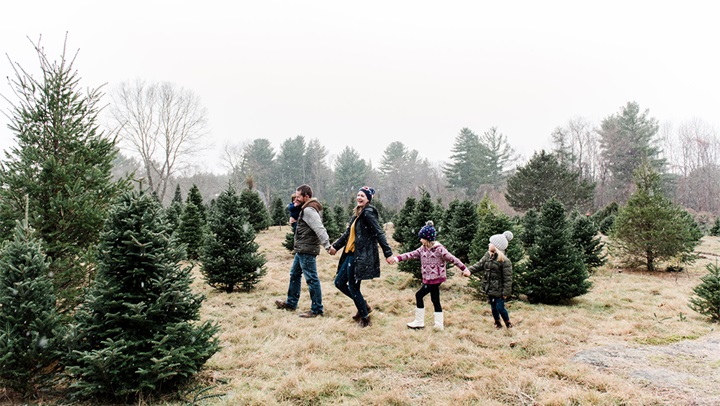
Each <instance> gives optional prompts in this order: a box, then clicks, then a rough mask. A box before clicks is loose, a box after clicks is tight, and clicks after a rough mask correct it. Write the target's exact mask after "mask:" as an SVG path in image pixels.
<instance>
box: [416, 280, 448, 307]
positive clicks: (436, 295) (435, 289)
mask: <svg viewBox="0 0 720 406" xmlns="http://www.w3.org/2000/svg"><path fill="white" fill-rule="evenodd" d="M428 293H429V294H430V300H432V304H433V307H434V308H435V313H440V312H442V306H440V284H439V283H438V284H436V285H426V284H424V283H423V285H422V286H421V287H420V290H418V291H417V292H415V303H416V306H417V308H418V309H423V308H424V307H425V303H423V299H424V298H425V296H427V294H428Z"/></svg>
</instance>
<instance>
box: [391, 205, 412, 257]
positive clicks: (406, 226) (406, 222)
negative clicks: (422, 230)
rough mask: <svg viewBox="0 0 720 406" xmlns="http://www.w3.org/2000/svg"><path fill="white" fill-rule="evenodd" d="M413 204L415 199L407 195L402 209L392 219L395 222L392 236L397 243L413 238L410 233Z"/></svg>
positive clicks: (403, 242)
mask: <svg viewBox="0 0 720 406" xmlns="http://www.w3.org/2000/svg"><path fill="white" fill-rule="evenodd" d="M415 206H417V200H416V199H415V198H414V197H408V198H407V199H405V205H403V207H402V209H400V211H399V212H398V213H397V214H396V215H395V219H394V221H393V223H394V224H395V230H394V231H393V235H392V238H393V240H395V241H396V242H397V243H398V244H401V245H402V244H406V243H408V242H410V241H413V238H415V236H414V235H413V234H412V233H413V228H412V220H413V213H414V212H415ZM418 231H419V229H418ZM401 263H402V262H401Z"/></svg>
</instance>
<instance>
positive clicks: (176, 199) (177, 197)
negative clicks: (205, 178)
mask: <svg viewBox="0 0 720 406" xmlns="http://www.w3.org/2000/svg"><path fill="white" fill-rule="evenodd" d="M172 203H178V204H180V205H181V206H182V203H183V198H182V191H181V190H180V185H179V184H178V185H176V186H175V194H174V195H173V198H172Z"/></svg>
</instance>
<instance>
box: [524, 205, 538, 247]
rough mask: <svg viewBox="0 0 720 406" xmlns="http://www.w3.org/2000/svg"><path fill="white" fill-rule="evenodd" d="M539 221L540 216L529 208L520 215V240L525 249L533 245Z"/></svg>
mask: <svg viewBox="0 0 720 406" xmlns="http://www.w3.org/2000/svg"><path fill="white" fill-rule="evenodd" d="M539 223H540V216H539V215H538V212H537V210H535V209H530V210H528V211H527V212H526V213H525V215H524V216H523V217H522V226H523V227H522V233H521V234H520V240H521V241H522V244H523V247H524V248H525V249H526V250H527V249H529V248H530V247H532V246H533V245H535V240H536V239H537V233H538V227H539Z"/></svg>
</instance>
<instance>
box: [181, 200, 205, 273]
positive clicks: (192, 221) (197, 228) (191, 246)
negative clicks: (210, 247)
mask: <svg viewBox="0 0 720 406" xmlns="http://www.w3.org/2000/svg"><path fill="white" fill-rule="evenodd" d="M206 231H207V222H205V220H204V219H203V217H202V214H201V213H200V210H198V207H197V206H196V205H195V203H193V202H188V203H187V204H186V205H185V209H184V210H183V214H182V216H181V217H180V226H178V228H177V236H176V238H177V240H178V242H179V243H180V244H183V245H184V246H185V252H186V255H187V258H186V259H190V260H196V259H198V258H200V250H201V247H202V244H203V241H204V239H205V233H206Z"/></svg>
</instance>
